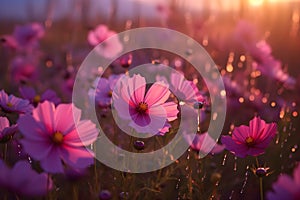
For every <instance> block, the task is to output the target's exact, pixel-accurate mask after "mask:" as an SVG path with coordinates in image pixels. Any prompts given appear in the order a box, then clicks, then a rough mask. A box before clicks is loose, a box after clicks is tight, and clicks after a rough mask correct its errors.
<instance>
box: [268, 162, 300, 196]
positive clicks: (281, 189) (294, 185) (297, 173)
mask: <svg viewBox="0 0 300 200" xmlns="http://www.w3.org/2000/svg"><path fill="white" fill-rule="evenodd" d="M272 188H273V191H269V192H268V193H267V199H269V200H282V199H289V200H298V199H300V165H298V167H297V168H296V169H295V170H294V176H293V178H291V177H290V176H289V175H286V174H283V175H280V176H279V178H278V180H277V182H276V183H274V184H273V187H272Z"/></svg>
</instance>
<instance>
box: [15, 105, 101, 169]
mask: <svg viewBox="0 0 300 200" xmlns="http://www.w3.org/2000/svg"><path fill="white" fill-rule="evenodd" d="M80 117H81V111H80V110H79V109H78V108H76V107H75V106H74V105H73V104H60V105H58V106H57V107H56V108H55V106H54V104H53V103H51V102H49V101H45V102H43V103H40V104H39V105H38V106H37V108H35V109H34V110H33V115H24V116H21V117H20V119H19V120H18V124H19V130H20V132H21V133H22V134H23V136H24V138H23V139H22V140H21V141H20V142H21V144H22V145H23V147H24V150H25V151H26V152H27V153H28V154H29V155H30V156H31V157H32V158H33V159H35V160H38V161H40V164H41V167H42V168H43V169H44V170H45V171H46V172H50V173H63V172H64V165H68V166H70V167H72V168H74V169H77V168H79V169H82V168H85V167H88V166H89V165H91V164H93V162H94V159H93V157H94V156H93V153H92V152H91V151H89V150H88V149H87V148H85V146H86V145H90V144H92V143H93V142H94V141H95V140H96V138H97V135H98V131H97V129H96V126H95V124H93V123H92V122H91V121H89V120H80ZM63 163H64V164H63Z"/></svg>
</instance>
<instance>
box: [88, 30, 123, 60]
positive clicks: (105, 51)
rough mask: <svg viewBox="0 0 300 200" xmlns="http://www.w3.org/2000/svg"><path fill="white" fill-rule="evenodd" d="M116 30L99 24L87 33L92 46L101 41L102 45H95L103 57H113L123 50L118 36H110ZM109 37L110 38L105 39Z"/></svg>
mask: <svg viewBox="0 0 300 200" xmlns="http://www.w3.org/2000/svg"><path fill="white" fill-rule="evenodd" d="M115 34H116V32H114V31H111V30H109V29H108V27H107V26H106V25H103V24H100V25H99V26H97V27H96V28H95V29H94V30H91V31H89V33H88V42H89V44H90V45H92V46H97V45H98V44H100V43H103V45H102V46H97V47H96V51H97V52H98V53H99V54H100V55H102V56H103V57H105V58H113V57H115V56H116V55H117V54H119V53H120V52H121V51H122V50H123V45H122V43H121V42H120V40H119V38H118V37H113V38H110V37H111V36H113V35H115ZM108 38H110V40H106V39H108Z"/></svg>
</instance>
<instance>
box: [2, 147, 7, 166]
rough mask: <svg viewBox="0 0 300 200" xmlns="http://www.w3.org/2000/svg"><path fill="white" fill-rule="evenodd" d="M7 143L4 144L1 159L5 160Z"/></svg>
mask: <svg viewBox="0 0 300 200" xmlns="http://www.w3.org/2000/svg"><path fill="white" fill-rule="evenodd" d="M6 154H7V143H5V144H4V149H3V160H4V162H6V159H7V155H6Z"/></svg>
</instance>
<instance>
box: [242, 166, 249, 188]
mask: <svg viewBox="0 0 300 200" xmlns="http://www.w3.org/2000/svg"><path fill="white" fill-rule="evenodd" d="M248 175H249V166H248V165H247V167H246V173H245V179H244V182H243V185H242V189H241V191H240V194H243V193H244V190H245V187H246V184H247V181H248Z"/></svg>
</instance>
